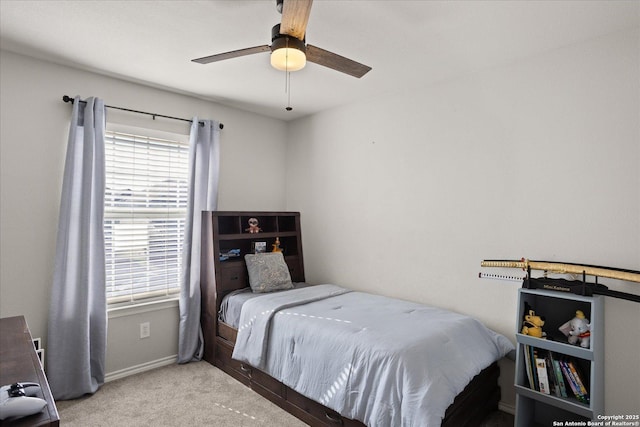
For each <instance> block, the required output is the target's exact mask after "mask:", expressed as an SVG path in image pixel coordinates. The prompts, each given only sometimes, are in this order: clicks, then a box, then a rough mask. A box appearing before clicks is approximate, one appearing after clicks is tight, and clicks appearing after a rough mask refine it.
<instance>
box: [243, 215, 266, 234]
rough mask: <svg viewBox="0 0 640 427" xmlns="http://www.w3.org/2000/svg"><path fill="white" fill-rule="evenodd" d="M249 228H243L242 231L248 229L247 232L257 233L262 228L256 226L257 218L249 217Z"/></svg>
mask: <svg viewBox="0 0 640 427" xmlns="http://www.w3.org/2000/svg"><path fill="white" fill-rule="evenodd" d="M248 222H249V228H245V229H244V231H248V232H249V233H259V232H261V231H262V228H260V227H258V219H257V218H249V221H248Z"/></svg>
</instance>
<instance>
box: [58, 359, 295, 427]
mask: <svg viewBox="0 0 640 427" xmlns="http://www.w3.org/2000/svg"><path fill="white" fill-rule="evenodd" d="M56 405H57V407H58V412H59V413H60V425H61V426H64V427H66V426H69V427H74V426H77V427H89V426H91V427H99V426H110V427H113V426H118V427H122V426H215V427H218V426H219V427H227V426H229V427H243V426H283V427H289V426H290V427H300V426H306V424H305V423H303V422H302V421H300V420H298V419H297V418H295V417H294V416H292V415H289V414H288V413H287V412H285V411H283V410H282V409H280V408H279V407H278V406H276V405H274V404H272V403H271V402H269V401H268V400H266V399H263V398H262V397H261V396H260V395H258V394H257V393H255V392H253V391H252V390H250V389H248V388H247V387H245V386H244V385H242V384H240V383H239V382H238V381H236V380H234V379H233V378H231V377H230V376H228V375H227V374H225V373H224V372H222V371H220V370H218V369H216V368H215V367H213V366H211V365H210V364H209V363H207V362H197V363H188V364H186V365H177V364H176V365H170V366H166V367H163V368H159V369H154V370H152V371H148V372H144V373H142V374H138V375H133V376H130V377H127V378H123V379H120V380H116V381H112V382H109V383H107V384H105V385H104V386H103V387H102V388H101V389H100V390H98V392H97V393H95V394H94V395H92V396H88V397H83V398H81V399H76V400H67V401H60V402H56Z"/></svg>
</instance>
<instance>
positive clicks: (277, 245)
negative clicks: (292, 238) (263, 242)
mask: <svg viewBox="0 0 640 427" xmlns="http://www.w3.org/2000/svg"><path fill="white" fill-rule="evenodd" d="M271 246H272V247H273V249H272V250H271V252H282V248H281V247H280V238H279V237H276V241H275V242H274V243H273V245H271Z"/></svg>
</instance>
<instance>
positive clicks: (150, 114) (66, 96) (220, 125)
mask: <svg viewBox="0 0 640 427" xmlns="http://www.w3.org/2000/svg"><path fill="white" fill-rule="evenodd" d="M62 100H63V101H64V102H70V103H72V104H73V100H74V98H71V97H70V96H69V95H64V96H63V97H62ZM81 102H85V101H81ZM105 107H107V108H113V109H115V110H122V111H130V112H132V113H138V114H146V115H147V116H151V117H152V118H153V120H155V119H156V117H164V118H165V119H173V120H180V121H183V122H189V123H191V122H192V120H189V119H183V118H180V117H173V116H165V115H163V114H157V113H147V112H146V111H138V110H131V109H129V108H122V107H114V106H112V105H105ZM199 123H200V126H204V122H199ZM218 127H219V128H220V129H223V128H224V125H223V124H222V123H218Z"/></svg>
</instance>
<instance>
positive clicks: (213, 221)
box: [201, 212, 513, 426]
mask: <svg viewBox="0 0 640 427" xmlns="http://www.w3.org/2000/svg"><path fill="white" fill-rule="evenodd" d="M271 214H274V215H280V216H282V215H286V214H288V213H282V212H280V213H267V212H259V213H256V212H242V213H240V212H223V213H216V212H205V213H204V214H203V240H202V243H203V251H202V261H203V262H202V263H201V265H203V267H202V274H201V279H202V280H201V290H202V294H203V312H202V314H203V315H202V326H203V333H204V340H205V355H204V358H205V360H207V361H209V362H210V363H212V364H214V365H215V366H217V367H219V368H220V369H222V370H223V371H225V372H226V373H228V374H229V375H231V376H233V377H234V378H236V379H238V380H239V381H241V382H243V383H244V384H246V385H247V386H249V387H251V388H252V389H253V390H254V391H256V392H258V393H260V394H261V395H263V396H264V397H266V398H268V399H269V400H271V401H272V402H274V403H276V404H277V405H279V406H281V407H282V408H283V409H285V410H287V411H288V412H290V413H291V414H293V415H295V416H296V417H298V418H300V419H301V420H303V421H305V422H306V423H308V424H310V425H312V426H332V425H333V426H335V425H345V426H363V425H369V426H395V425H398V426H423V425H424V426H439V425H443V426H472V425H478V424H479V423H480V422H481V420H482V419H483V418H484V417H485V416H486V415H487V414H488V413H490V412H492V411H494V410H495V409H497V405H498V401H499V399H500V389H499V387H498V385H497V379H498V376H499V369H498V366H497V363H496V362H497V360H499V359H500V358H501V357H503V356H504V355H505V354H506V353H507V352H509V351H510V350H512V349H513V345H512V344H511V343H510V341H509V340H507V339H506V338H505V337H503V336H501V335H499V334H496V333H495V332H493V331H490V330H489V329H487V328H486V327H484V325H482V324H481V323H480V322H477V321H476V320H474V319H472V318H469V317H467V316H463V315H460V314H457V313H453V312H450V311H446V310H441V309H438V308H436V307H429V306H425V305H421V304H416V303H413V302H409V301H402V300H397V299H391V298H386V297H383V296H379V295H373V294H366V293H362V292H355V291H352V290H350V289H347V288H344V287H340V286H337V285H334V284H319V285H310V284H308V283H306V282H305V281H304V268H303V263H302V247H301V243H300V242H301V239H300V238H299V237H300V230H299V214H297V213H292V214H294V215H295V217H296V219H295V221H294V222H293V223H294V224H296V226H295V227H288V228H287V230H288V231H283V230H281V229H278V227H275V231H274V232H273V236H271V237H274V238H275V237H279V236H280V235H283V234H285V235H286V233H293V234H291V235H289V237H292V238H291V239H289V240H288V243H289V244H288V246H287V247H288V248H289V251H288V252H289V253H290V254H291V255H292V256H291V257H286V256H282V255H281V254H262V255H249V256H248V257H247V259H246V260H245V259H244V257H240V259H237V260H236V262H234V263H224V262H222V260H223V258H224V257H220V254H221V253H222V252H223V251H224V248H228V247H229V241H230V240H233V239H240V240H245V239H249V238H253V239H254V240H255V237H256V236H249V237H247V236H245V235H243V234H242V233H235V232H232V233H228V234H227V235H225V233H224V227H220V225H221V224H225V221H228V218H229V217H234V216H238V218H239V221H242V219H246V218H247V217H261V218H268V217H269V215H271ZM221 217H225V218H227V219H225V220H224V221H222V220H221ZM276 224H277V222H276ZM269 236H270V235H269V234H267V233H264V234H262V235H261V236H260V238H262V239H266V240H268V239H269ZM293 237H295V238H293ZM240 240H238V241H235V242H233V244H232V245H231V246H233V245H236V246H242V245H241V242H240ZM292 243H296V244H298V245H299V246H298V247H296V248H295V250H292V249H291V247H292ZM242 252H244V251H242ZM247 252H248V251H247ZM267 258H268V259H273V260H277V261H274V262H273V263H270V264H272V265H271V266H270V268H271V269H272V270H270V271H271V273H269V274H271V276H269V274H266V275H263V277H272V276H273V274H272V273H273V265H277V266H279V268H280V273H282V269H283V268H282V265H284V269H285V270H288V271H287V272H288V273H289V276H290V280H289V284H290V285H289V284H287V285H286V286H285V287H284V288H278V287H277V286H280V284H278V285H277V286H276V289H268V292H263V291H262V290H258V291H256V289H255V286H254V287H253V289H252V285H255V284H256V283H258V282H259V280H256V279H255V276H256V273H255V271H256V268H255V264H256V262H257V261H256V260H259V261H260V262H264V259H267ZM252 273H253V274H252ZM250 279H251V280H250ZM285 282H286V281H285ZM278 283H279V282H278ZM372 312H375V313H376V315H375V316H371V315H370V314H371V313H372ZM417 325H419V327H418V326H417ZM309 328H314V329H309ZM447 331H448V332H447ZM458 336H459V337H460V339H455V338H456V337H458ZM482 348H483V349H485V350H482V351H481V349H482ZM434 350H435V352H434ZM426 355H428V357H427V356H426ZM445 366H447V367H448V368H447V369H445Z"/></svg>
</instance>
